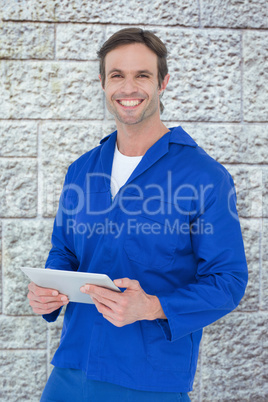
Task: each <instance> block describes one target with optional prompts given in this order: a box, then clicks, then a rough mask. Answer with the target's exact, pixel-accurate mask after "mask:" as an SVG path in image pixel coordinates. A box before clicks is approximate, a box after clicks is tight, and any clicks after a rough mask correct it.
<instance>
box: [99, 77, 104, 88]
mask: <svg viewBox="0 0 268 402" xmlns="http://www.w3.org/2000/svg"><path fill="white" fill-rule="evenodd" d="M99 80H100V83H101V87H102V89H103V90H104V86H103V85H102V79H101V75H100V74H99Z"/></svg>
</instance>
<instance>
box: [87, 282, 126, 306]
mask: <svg viewBox="0 0 268 402" xmlns="http://www.w3.org/2000/svg"><path fill="white" fill-rule="evenodd" d="M80 290H81V292H83V293H87V294H89V296H93V297H102V298H103V299H106V300H107V301H108V300H110V301H113V302H115V303H117V302H118V301H119V299H120V296H121V293H119V292H115V291H114V290H110V289H106V288H103V287H101V286H96V285H85V286H82V287H81V288H80Z"/></svg>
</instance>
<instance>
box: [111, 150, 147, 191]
mask: <svg viewBox="0 0 268 402" xmlns="http://www.w3.org/2000/svg"><path fill="white" fill-rule="evenodd" d="M141 159H142V156H126V155H123V154H121V152H120V151H119V149H118V147H117V142H116V144H115V149H114V159H113V166H112V173H111V193H112V198H114V197H115V195H116V194H117V192H118V191H119V189H120V188H121V187H122V186H123V185H124V184H125V183H126V182H127V180H128V178H129V177H130V176H131V174H132V172H133V171H134V170H135V168H136V167H137V166H138V164H139V163H140V161H141Z"/></svg>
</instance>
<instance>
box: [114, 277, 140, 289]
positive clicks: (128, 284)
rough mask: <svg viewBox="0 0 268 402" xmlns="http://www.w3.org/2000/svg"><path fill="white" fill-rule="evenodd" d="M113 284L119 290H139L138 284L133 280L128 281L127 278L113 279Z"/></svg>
mask: <svg viewBox="0 0 268 402" xmlns="http://www.w3.org/2000/svg"><path fill="white" fill-rule="evenodd" d="M114 284H115V285H116V286H118V287H119V288H128V289H133V290H138V289H140V283H139V281H136V280H135V279H129V278H120V279H115V280H114Z"/></svg>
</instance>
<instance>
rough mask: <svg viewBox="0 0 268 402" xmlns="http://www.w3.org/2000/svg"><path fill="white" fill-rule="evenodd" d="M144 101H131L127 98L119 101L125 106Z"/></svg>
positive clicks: (135, 104)
mask: <svg viewBox="0 0 268 402" xmlns="http://www.w3.org/2000/svg"><path fill="white" fill-rule="evenodd" d="M141 102H142V101H139V100H131V101H127V100H124V101H123V100H122V101H119V103H120V104H121V105H123V106H137V105H139V104H140V103H141Z"/></svg>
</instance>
